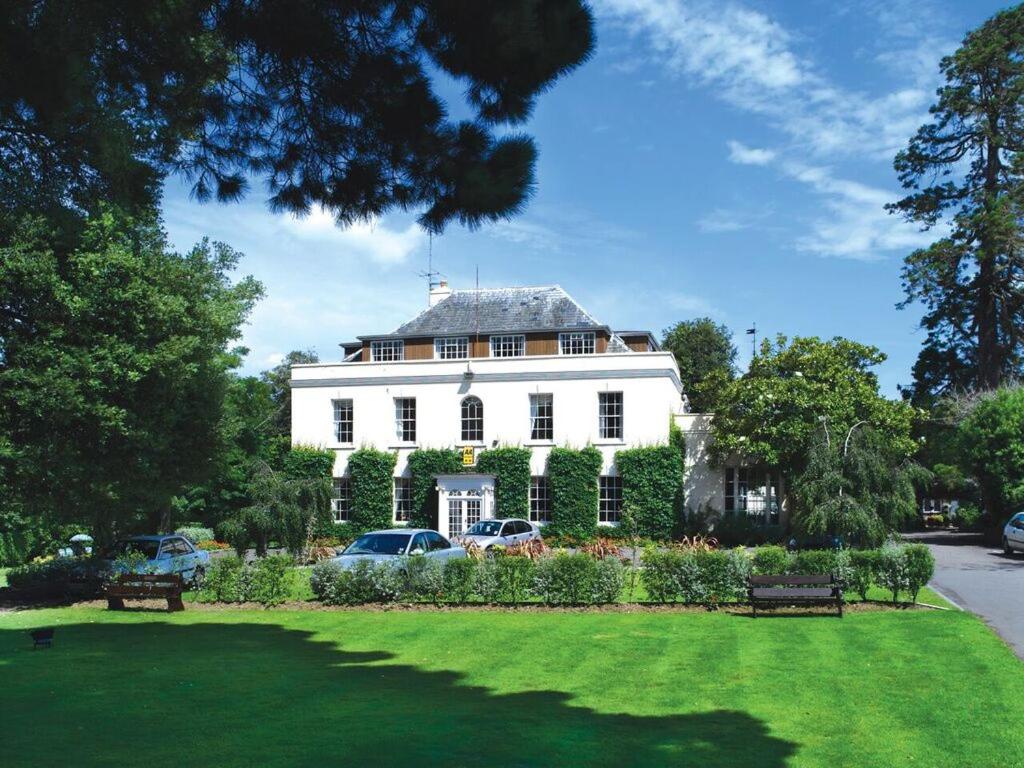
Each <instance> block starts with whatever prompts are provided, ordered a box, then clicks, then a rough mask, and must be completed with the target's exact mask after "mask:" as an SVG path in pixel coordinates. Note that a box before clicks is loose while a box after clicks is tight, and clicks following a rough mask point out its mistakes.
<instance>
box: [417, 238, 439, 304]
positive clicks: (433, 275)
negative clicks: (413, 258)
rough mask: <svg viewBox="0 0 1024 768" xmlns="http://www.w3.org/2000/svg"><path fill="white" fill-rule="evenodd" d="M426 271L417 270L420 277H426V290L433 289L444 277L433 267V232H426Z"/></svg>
mask: <svg viewBox="0 0 1024 768" xmlns="http://www.w3.org/2000/svg"><path fill="white" fill-rule="evenodd" d="M427 238H428V240H427V271H426V272H418V273H417V274H418V275H419V276H420V277H425V278H427V290H428V291H429V290H433V289H434V288H437V287H438V286H439V285H441V280H440V278H442V277H444V275H442V274H441V273H440V272H438V271H437V270H435V269H434V233H433V232H428V233H427Z"/></svg>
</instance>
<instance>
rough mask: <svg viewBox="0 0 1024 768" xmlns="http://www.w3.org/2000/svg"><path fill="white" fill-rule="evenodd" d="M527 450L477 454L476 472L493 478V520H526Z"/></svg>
mask: <svg viewBox="0 0 1024 768" xmlns="http://www.w3.org/2000/svg"><path fill="white" fill-rule="evenodd" d="M532 453H533V452H532V451H531V450H530V449H529V448H517V447H513V446H506V447H502V448H491V449H489V450H486V451H481V453H480V455H479V456H478V457H477V460H476V470H477V472H484V473H486V474H490V475H494V497H495V499H494V500H495V506H496V510H495V512H496V514H495V517H521V518H523V519H524V520H529V519H530V456H531V455H532Z"/></svg>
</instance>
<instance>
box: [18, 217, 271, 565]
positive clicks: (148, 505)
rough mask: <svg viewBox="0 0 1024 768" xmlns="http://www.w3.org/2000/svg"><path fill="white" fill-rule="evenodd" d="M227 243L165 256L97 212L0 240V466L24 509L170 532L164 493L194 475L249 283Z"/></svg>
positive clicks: (156, 239) (141, 232)
mask: <svg viewBox="0 0 1024 768" xmlns="http://www.w3.org/2000/svg"><path fill="white" fill-rule="evenodd" d="M238 259H239V254H238V253H236V252H235V251H232V250H231V249H230V248H228V247H227V246H225V245H221V244H216V245H211V244H209V243H207V242H205V241H204V242H203V243H201V244H200V245H199V246H197V247H196V248H195V249H193V250H192V251H191V252H189V253H188V254H185V255H180V254H176V253H174V252H172V251H171V250H170V249H169V247H168V245H167V241H166V238H165V236H164V234H163V233H162V232H161V231H160V228H159V222H158V221H157V220H156V219H155V217H152V216H141V217H139V218H131V217H128V216H125V215H123V214H121V213H119V212H117V211H115V210H112V209H109V210H104V211H103V212H101V213H99V214H97V215H95V216H92V217H88V218H86V219H84V220H83V222H82V229H81V230H80V231H78V232H76V233H74V234H71V233H68V232H59V231H58V230H57V228H56V227H53V226H51V225H49V224H45V223H43V222H41V221H26V222H25V223H24V224H23V225H22V226H20V227H19V228H18V230H17V232H16V233H15V234H14V235H13V237H12V239H11V240H8V241H6V242H5V243H4V245H3V246H2V247H0V476H2V477H3V478H4V479H5V492H6V496H7V502H5V503H10V502H11V501H12V500H13V501H14V502H15V503H16V504H17V505H18V507H19V509H21V510H22V513H23V514H25V515H27V516H29V517H34V518H43V517H46V516H48V515H53V514H56V515H58V516H59V519H60V520H64V521H74V522H79V523H82V524H85V525H87V526H88V527H89V528H90V529H91V530H92V532H93V535H94V536H95V537H96V539H97V543H98V544H100V545H102V544H104V543H107V542H109V541H110V540H112V539H113V537H114V535H115V530H117V531H125V530H131V528H132V527H133V526H139V527H142V526H143V525H144V526H146V527H148V528H149V529H150V530H154V529H156V530H160V529H164V530H166V529H167V528H169V527H170V522H169V520H170V517H171V509H172V507H171V499H172V497H174V496H175V495H176V494H178V493H180V492H181V491H182V489H183V488H184V487H186V486H187V485H189V484H191V483H195V482H200V481H202V480H204V479H206V478H208V477H209V475H210V473H211V471H213V470H214V469H215V462H213V461H212V460H211V459H212V458H213V457H214V455H215V454H216V453H217V451H218V450H219V446H220V434H219V431H218V425H219V421H220V414H221V410H222V407H223V402H224V398H225V394H226V391H227V390H228V387H229V377H228V370H229V369H230V368H231V367H232V366H233V365H235V364H236V363H237V358H236V357H235V356H234V355H231V354H228V353H227V352H226V348H227V344H228V343H229V342H231V341H232V340H234V339H237V338H238V336H239V335H240V332H241V330H240V329H241V325H242V323H243V322H244V320H245V318H246V316H247V315H248V313H249V311H250V309H251V308H252V306H253V303H254V302H255V301H256V299H257V298H258V297H259V295H260V293H261V288H260V286H259V284H258V283H256V282H255V281H253V280H252V279H249V278H246V279H244V280H242V281H240V282H238V283H235V284H232V282H231V280H230V277H229V276H230V274H231V272H232V270H233V269H234V268H235V266H236V265H237V263H238Z"/></svg>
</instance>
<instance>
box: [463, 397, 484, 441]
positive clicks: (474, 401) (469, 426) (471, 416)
mask: <svg viewBox="0 0 1024 768" xmlns="http://www.w3.org/2000/svg"><path fill="white" fill-rule="evenodd" d="M483 439H484V404H483V403H481V402H480V398H479V397H474V396H473V395H470V396H469V397H467V398H465V399H463V401H462V441H463V442H464V443H479V442H483Z"/></svg>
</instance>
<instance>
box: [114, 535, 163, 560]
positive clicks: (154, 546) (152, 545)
mask: <svg viewBox="0 0 1024 768" xmlns="http://www.w3.org/2000/svg"><path fill="white" fill-rule="evenodd" d="M158 549H160V542H158V541H151V540H149V539H144V540H141V541H140V540H137V539H130V540H128V541H119V542H118V543H117V547H116V548H115V550H114V553H115V556H120V555H127V554H129V553H131V552H141V553H142V554H143V556H144V557H145V558H146V559H147V560H156V553H157V550H158Z"/></svg>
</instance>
